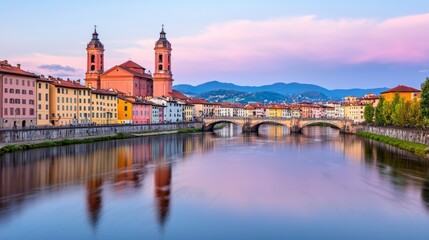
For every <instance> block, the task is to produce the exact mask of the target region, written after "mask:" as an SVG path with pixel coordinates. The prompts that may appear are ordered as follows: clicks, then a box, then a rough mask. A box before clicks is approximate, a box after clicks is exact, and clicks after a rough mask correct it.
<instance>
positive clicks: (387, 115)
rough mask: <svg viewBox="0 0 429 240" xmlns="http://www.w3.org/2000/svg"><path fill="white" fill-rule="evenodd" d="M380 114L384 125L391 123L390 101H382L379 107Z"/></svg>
mask: <svg viewBox="0 0 429 240" xmlns="http://www.w3.org/2000/svg"><path fill="white" fill-rule="evenodd" d="M381 115H383V119H384V126H389V125H392V103H391V102H388V101H384V103H383V107H382V108H381Z"/></svg>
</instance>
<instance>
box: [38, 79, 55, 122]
mask: <svg viewBox="0 0 429 240" xmlns="http://www.w3.org/2000/svg"><path fill="white" fill-rule="evenodd" d="M51 84H52V81H51V80H49V79H47V78H45V77H44V76H43V75H42V76H40V77H39V78H38V79H36V106H37V108H36V114H37V120H36V124H37V126H48V125H51V121H50V117H49V116H50V113H49V110H50V106H51V105H50V104H49V89H50V85H51Z"/></svg>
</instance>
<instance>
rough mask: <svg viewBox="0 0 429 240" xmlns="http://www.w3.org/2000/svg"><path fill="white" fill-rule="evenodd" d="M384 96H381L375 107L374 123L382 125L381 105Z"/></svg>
mask: <svg viewBox="0 0 429 240" xmlns="http://www.w3.org/2000/svg"><path fill="white" fill-rule="evenodd" d="M384 102H385V101H384V97H383V96H381V97H380V100H379V101H378V104H377V107H376V108H375V124H377V125H378V126H384V123H385V119H384V116H383V105H384Z"/></svg>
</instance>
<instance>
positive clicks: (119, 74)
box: [100, 60, 153, 97]
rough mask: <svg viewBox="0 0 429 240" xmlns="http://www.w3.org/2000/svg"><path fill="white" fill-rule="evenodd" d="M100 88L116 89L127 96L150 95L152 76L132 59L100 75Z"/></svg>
mask: <svg viewBox="0 0 429 240" xmlns="http://www.w3.org/2000/svg"><path fill="white" fill-rule="evenodd" d="M100 86H101V88H102V89H117V90H119V91H121V92H124V93H125V94H126V95H129V96H142V97H144V96H152V95H153V81H152V76H151V75H149V74H148V73H146V69H145V68H144V67H142V66H140V65H138V64H137V63H135V62H133V61H131V60H130V61H127V62H125V63H123V64H121V65H119V66H118V65H117V66H114V67H112V68H111V69H109V70H107V71H106V72H104V73H103V74H101V76H100Z"/></svg>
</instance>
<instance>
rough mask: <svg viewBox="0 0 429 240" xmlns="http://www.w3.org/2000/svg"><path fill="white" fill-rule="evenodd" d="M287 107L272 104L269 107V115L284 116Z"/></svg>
mask: <svg viewBox="0 0 429 240" xmlns="http://www.w3.org/2000/svg"><path fill="white" fill-rule="evenodd" d="M284 108H285V107H282V106H276V105H271V106H268V107H267V111H268V117H279V118H281V117H283V109H284Z"/></svg>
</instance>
